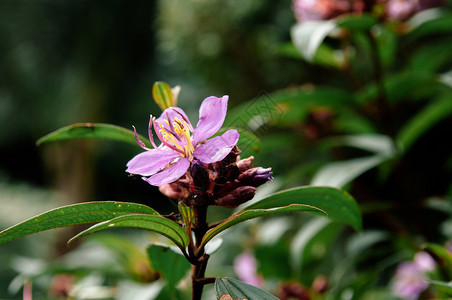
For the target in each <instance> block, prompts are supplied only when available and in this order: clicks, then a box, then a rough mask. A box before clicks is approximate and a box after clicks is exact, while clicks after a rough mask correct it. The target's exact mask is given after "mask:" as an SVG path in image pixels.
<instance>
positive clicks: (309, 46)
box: [290, 20, 337, 61]
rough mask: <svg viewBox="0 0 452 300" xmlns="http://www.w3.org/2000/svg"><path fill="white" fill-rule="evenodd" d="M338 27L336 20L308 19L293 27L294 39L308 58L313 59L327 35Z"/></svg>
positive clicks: (296, 45) (299, 49) (292, 34)
mask: <svg viewBox="0 0 452 300" xmlns="http://www.w3.org/2000/svg"><path fill="white" fill-rule="evenodd" d="M335 28H337V25H336V24H335V23H334V21H331V20H328V21H307V22H303V23H300V24H297V25H295V26H294V27H292V30H291V32H290V33H291V36H292V41H293V43H294V44H295V47H297V49H298V51H300V53H301V55H303V57H304V58H305V59H306V60H307V61H312V59H313V58H314V55H315V53H316V52H317V49H318V48H319V46H320V44H321V43H322V42H323V40H324V39H325V38H326V36H327V35H328V34H329V33H330V32H331V31H333V30H334V29H335Z"/></svg>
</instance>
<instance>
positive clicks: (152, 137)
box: [134, 115, 157, 149]
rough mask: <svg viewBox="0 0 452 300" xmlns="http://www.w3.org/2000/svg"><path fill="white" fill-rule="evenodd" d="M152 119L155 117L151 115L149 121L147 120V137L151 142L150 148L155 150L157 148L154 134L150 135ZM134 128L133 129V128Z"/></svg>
mask: <svg viewBox="0 0 452 300" xmlns="http://www.w3.org/2000/svg"><path fill="white" fill-rule="evenodd" d="M152 119H154V120H155V117H153V116H152V115H151V117H150V119H149V126H148V135H149V140H150V141H151V144H152V147H154V149H157V146H156V145H155V143H154V134H152ZM134 128H135V127H134Z"/></svg>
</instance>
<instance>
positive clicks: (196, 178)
mask: <svg viewBox="0 0 452 300" xmlns="http://www.w3.org/2000/svg"><path fill="white" fill-rule="evenodd" d="M190 172H191V176H192V177H193V186H194V188H195V189H196V190H197V191H198V192H205V191H207V189H208V188H209V186H210V180H209V172H208V171H207V168H206V165H205V164H204V163H203V162H201V161H200V160H195V161H193V163H192V165H191V169H190Z"/></svg>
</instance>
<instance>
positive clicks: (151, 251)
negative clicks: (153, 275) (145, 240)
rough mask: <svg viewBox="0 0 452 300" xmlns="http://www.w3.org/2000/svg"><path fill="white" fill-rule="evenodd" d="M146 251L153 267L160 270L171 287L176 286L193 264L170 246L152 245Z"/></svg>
mask: <svg viewBox="0 0 452 300" xmlns="http://www.w3.org/2000/svg"><path fill="white" fill-rule="evenodd" d="M146 252H147V254H148V258H149V262H150V263H151V266H152V269H153V270H155V271H158V272H160V274H161V275H162V277H163V279H164V280H165V281H166V283H167V284H168V286H169V287H170V288H175V287H176V285H177V284H178V282H179V281H180V280H181V279H182V278H183V277H184V276H185V275H187V273H188V271H189V270H190V268H191V264H190V263H189V262H188V261H187V260H186V259H185V257H184V256H183V255H181V254H179V253H176V252H174V251H173V250H172V249H171V248H170V247H167V246H163V245H150V246H149V247H148V248H147V249H146Z"/></svg>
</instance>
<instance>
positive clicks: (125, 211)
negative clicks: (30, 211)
mask: <svg viewBox="0 0 452 300" xmlns="http://www.w3.org/2000/svg"><path fill="white" fill-rule="evenodd" d="M130 214H146V215H153V216H159V214H158V213H157V212H156V211H155V210H153V209H152V208H150V207H148V206H145V205H141V204H135V203H125V202H114V201H105V202H100V201H99V202H86V203H79V204H73V205H68V206H63V207H60V208H56V209H53V210H50V211H48V212H45V213H43V214H40V215H38V216H36V217H33V218H30V219H28V220H26V221H24V222H21V223H19V224H17V225H14V226H12V227H10V228H8V229H5V230H3V231H2V232H0V244H1V243H6V242H8V241H11V240H14V239H17V238H20V237H23V236H26V235H29V234H32V233H36V232H40V231H44V230H48V229H53V228H59V227H65V226H71V225H76V224H86V223H96V222H103V221H106V220H109V219H113V218H115V217H118V216H122V215H130Z"/></svg>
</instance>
